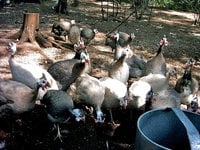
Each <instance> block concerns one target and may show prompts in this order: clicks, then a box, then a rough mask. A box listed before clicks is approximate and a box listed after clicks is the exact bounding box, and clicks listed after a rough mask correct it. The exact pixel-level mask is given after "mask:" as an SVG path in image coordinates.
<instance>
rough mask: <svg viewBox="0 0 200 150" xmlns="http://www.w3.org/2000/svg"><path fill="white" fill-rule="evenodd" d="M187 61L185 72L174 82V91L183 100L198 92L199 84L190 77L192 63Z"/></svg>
mask: <svg viewBox="0 0 200 150" xmlns="http://www.w3.org/2000/svg"><path fill="white" fill-rule="evenodd" d="M191 61H192V60H189V61H188V62H187V64H186V67H185V72H184V74H183V76H182V77H180V78H179V79H178V80H177V81H176V85H175V90H176V91H177V92H178V93H180V94H181V96H182V98H183V101H184V98H186V99H187V97H188V96H189V95H190V94H193V93H196V92H197V91H198V90H199V82H198V81H197V79H196V78H195V77H193V76H192V69H193V65H194V64H193V63H192V62H191Z"/></svg>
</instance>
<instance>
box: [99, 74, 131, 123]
mask: <svg viewBox="0 0 200 150" xmlns="http://www.w3.org/2000/svg"><path fill="white" fill-rule="evenodd" d="M99 80H100V81H101V83H102V84H103V86H104V87H105V96H104V101H103V104H102V108H105V109H108V110H109V111H110V115H111V116H110V118H111V123H114V119H113V116H112V109H119V108H120V107H122V108H126V106H127V98H128V91H127V86H126V85H125V84H124V83H122V82H120V81H118V80H116V79H112V78H110V77H103V78H100V79H99Z"/></svg>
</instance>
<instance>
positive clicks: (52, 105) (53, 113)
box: [41, 90, 85, 141]
mask: <svg viewBox="0 0 200 150" xmlns="http://www.w3.org/2000/svg"><path fill="white" fill-rule="evenodd" d="M41 103H42V104H44V105H45V109H46V112H47V117H48V119H49V120H50V121H51V122H52V123H54V124H55V125H56V126H57V136H56V137H55V139H56V138H59V139H60V140H61V141H62V139H61V137H62V135H61V132H60V127H59V125H60V124H62V123H66V122H67V121H68V120H69V119H70V118H74V119H75V120H76V121H80V120H84V119H85V114H84V112H83V111H81V110H80V109H75V108H74V103H73V100H72V98H71V96H69V95H68V94H67V93H66V92H64V91H61V90H48V91H47V93H46V94H45V95H44V97H43V99H42V100H41Z"/></svg>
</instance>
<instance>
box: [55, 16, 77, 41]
mask: <svg viewBox="0 0 200 150" xmlns="http://www.w3.org/2000/svg"><path fill="white" fill-rule="evenodd" d="M73 24H75V20H70V21H65V20H64V19H60V21H58V22H55V23H53V26H52V30H51V32H53V33H54V34H55V35H57V36H64V37H65V40H66V36H67V35H68V34H69V31H70V28H71V26H72V25H73Z"/></svg>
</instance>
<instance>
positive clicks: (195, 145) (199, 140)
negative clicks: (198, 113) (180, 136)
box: [172, 108, 200, 150]
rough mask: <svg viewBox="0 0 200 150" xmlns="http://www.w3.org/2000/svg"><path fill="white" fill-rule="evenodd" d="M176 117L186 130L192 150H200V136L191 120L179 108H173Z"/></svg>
mask: <svg viewBox="0 0 200 150" xmlns="http://www.w3.org/2000/svg"><path fill="white" fill-rule="evenodd" d="M172 110H173V111H174V113H175V114H176V116H177V117H178V118H179V120H180V121H181V122H182V124H183V125H184V127H185V128H186V131H187V135H188V139H189V142H190V148H191V150H200V134H199V131H198V130H197V128H196V127H195V126H194V125H193V123H192V122H191V121H190V119H189V118H188V117H187V116H186V115H185V114H184V113H183V111H182V110H180V109H178V108H172Z"/></svg>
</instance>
